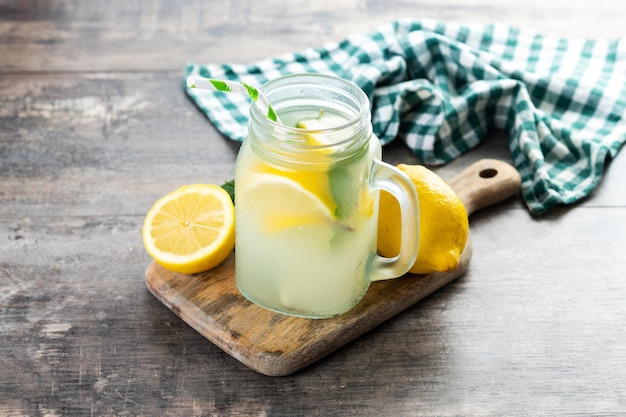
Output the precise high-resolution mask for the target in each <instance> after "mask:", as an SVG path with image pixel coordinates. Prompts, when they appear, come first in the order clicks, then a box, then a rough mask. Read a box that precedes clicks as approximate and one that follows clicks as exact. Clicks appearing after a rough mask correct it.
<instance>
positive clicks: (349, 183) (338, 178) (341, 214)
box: [328, 165, 359, 220]
mask: <svg viewBox="0 0 626 417" xmlns="http://www.w3.org/2000/svg"><path fill="white" fill-rule="evenodd" d="M328 183H329V186H330V194H331V195H332V197H333V201H334V202H335V204H336V205H337V208H336V209H335V217H336V218H337V220H343V219H346V218H349V217H350V216H352V215H353V214H354V212H355V211H356V208H357V205H358V204H359V202H358V199H356V198H354V192H353V188H354V177H353V176H352V173H351V172H350V170H349V169H348V167H346V166H345V165H344V166H341V165H335V166H334V167H332V168H331V169H330V170H329V171H328Z"/></svg>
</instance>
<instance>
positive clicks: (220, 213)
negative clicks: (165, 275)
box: [142, 184, 235, 274]
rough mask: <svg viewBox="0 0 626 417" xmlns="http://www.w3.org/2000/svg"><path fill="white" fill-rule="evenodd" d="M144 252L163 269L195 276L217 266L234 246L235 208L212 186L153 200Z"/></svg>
mask: <svg viewBox="0 0 626 417" xmlns="http://www.w3.org/2000/svg"><path fill="white" fill-rule="evenodd" d="M142 237H143V244H144V247H145V248H146V251H147V252H148V253H149V254H150V256H152V258H154V260H155V261H156V262H157V263H159V264H160V265H162V266H163V267H165V268H167V269H169V270H171V271H175V272H182V273H185V274H195V273H198V272H202V271H206V270H209V269H211V268H213V267H215V266H217V265H219V264H220V263H221V262H222V261H223V260H224V259H226V258H227V257H228V255H229V254H230V253H231V251H232V250H233V247H234V245H235V209H234V205H233V202H232V200H231V199H230V196H229V195H228V193H227V192H226V191H225V190H224V189H222V188H221V187H219V186H217V185H213V184H195V185H187V186H183V187H181V188H179V189H178V190H176V191H173V192H171V193H169V194H167V195H165V196H164V197H162V198H160V199H159V200H157V201H156V203H155V204H154V205H153V206H152V208H151V209H150V210H149V211H148V213H147V214H146V218H145V220H144V224H143V229H142Z"/></svg>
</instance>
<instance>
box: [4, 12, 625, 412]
mask: <svg viewBox="0 0 626 417" xmlns="http://www.w3.org/2000/svg"><path fill="white" fill-rule="evenodd" d="M215 6H220V9H219V11H218V12H214V10H215V9H214V7H215ZM209 9H212V10H211V13H209ZM625 15H626V2H623V1H621V0H598V1H594V2H589V1H585V0H568V1H565V0H554V1H551V2H546V1H544V0H528V1H525V2H502V1H496V0H455V1H451V0H436V1H435V0H416V1H412V2H407V1H399V0H389V1H381V0H347V1H345V2H339V3H338V2H336V1H330V0H323V1H314V2H312V1H308V0H294V1H290V2H289V3H288V4H287V3H286V2H281V1H278V0H267V1H264V2H258V1H251V0H216V1H211V2H206V1H202V0H188V1H185V2H184V3H183V2H180V1H170V0H142V1H141V2H129V1H123V0H112V1H106V2H103V1H100V2H97V1H83V0H46V1H36V0H0V57H1V59H0V369H1V370H0V415H2V416H9V417H13V416H29V417H30V416H32V417H41V416H70V417H72V416H81V417H82V416H90V415H93V416H277V417H281V416H293V415H303V416H304V415H306V416H313V417H315V416H323V417H336V416H341V417H343V416H353V415H359V416H372V417H373V416H376V417H379V416H394V417H396V416H414V415H416V414H419V415H423V416H438V417H441V416H444V417H445V416H450V417H456V416H503V415H506V416H539V417H552V416H620V415H624V410H626V383H625V381H626V374H625V371H624V370H625V369H626V327H625V326H624V325H623V323H624V321H625V320H626V280H625V279H624V276H626V258H625V257H624V256H623V254H624V253H626V239H624V236H626V193H625V192H624V178H626V155H624V150H623V149H622V152H620V154H619V155H618V156H617V157H616V158H615V160H613V161H612V162H611V163H610V164H609V165H608V168H607V170H606V172H605V176H604V178H603V180H602V182H601V183H600V185H599V187H598V188H597V189H596V190H595V191H594V192H593V193H592V195H590V196H589V198H587V199H585V200H584V201H581V202H580V203H578V204H576V205H574V206H571V207H562V208H557V209H555V210H554V211H552V212H550V213H549V214H547V215H545V216H541V217H534V216H532V215H530V214H529V213H528V211H527V210H526V209H525V206H524V203H523V201H522V199H521V198H519V197H517V198H512V199H508V200H506V201H504V202H502V203H498V204H496V205H495V206H491V207H490V208H489V209H488V210H481V211H478V212H476V213H475V214H473V215H472V216H471V219H470V221H471V228H472V246H473V256H472V260H471V263H470V266H469V268H468V270H467V271H466V272H465V274H464V275H463V278H462V279H457V280H454V281H453V282H451V283H450V284H447V285H446V286H444V287H442V288H440V289H439V290H437V291H435V292H434V293H433V294H431V295H430V296H428V297H427V298H425V299H422V300H421V301H420V302H418V303H416V304H415V305H414V306H412V307H409V308H408V309H407V310H405V311H404V312H402V313H400V314H398V315H396V316H395V317H393V318H391V319H389V320H387V321H386V322H385V323H384V325H381V326H377V327H375V328H374V329H372V330H370V331H369V332H367V333H365V334H364V335H362V336H360V337H358V338H356V339H354V340H353V341H352V342H349V343H348V344H346V345H344V346H343V347H342V348H341V349H338V350H336V351H335V352H333V353H332V354H330V355H328V356H326V357H325V358H324V359H323V360H319V361H317V362H315V363H314V364H311V365H310V366H308V367H306V368H304V369H302V370H301V371H299V372H297V373H295V374H293V375H288V376H285V377H281V378H269V377H266V376H264V375H261V374H259V373H257V372H254V371H251V370H250V369H249V368H248V367H247V366H245V365H243V364H241V363H240V362H239V361H237V360H236V359H233V358H232V357H230V356H229V355H227V354H224V352H223V351H222V350H221V349H220V348H218V347H217V346H215V345H213V344H212V343H208V342H207V340H206V338H204V337H203V336H202V335H200V334H199V333H198V332H196V331H195V330H194V329H193V328H191V327H190V326H189V325H188V324H187V323H185V322H184V321H183V320H180V319H179V318H178V317H177V316H176V315H175V314H173V313H172V312H171V311H170V310H168V309H167V308H164V306H163V304H162V303H161V302H159V301H158V300H157V299H156V298H155V297H154V296H153V295H152V294H151V293H150V291H148V290H147V289H146V285H145V272H146V266H147V265H148V264H149V262H150V259H149V256H148V255H147V254H146V253H145V250H144V249H143V246H142V243H141V225H142V222H143V217H144V215H145V213H146V211H147V210H148V209H149V207H150V206H151V205H152V203H153V202H154V201H155V200H156V199H157V198H158V197H160V196H161V195H163V194H165V193H166V192H168V191H171V190H173V189H175V188H177V187H178V186H179V185H183V184H187V183H192V182H212V183H220V181H224V180H226V179H230V178H232V176H233V173H234V161H235V156H236V153H237V149H238V144H235V143H232V142H230V141H228V140H226V139H225V138H223V137H221V136H220V135H219V134H218V133H217V132H216V131H215V129H214V128H213V127H212V126H211V125H210V124H209V123H208V122H207V120H206V118H205V117H204V115H203V114H201V113H200V112H199V111H198V110H197V109H196V108H195V107H194V106H193V105H192V104H191V103H190V102H189V100H187V99H186V97H185V95H184V93H183V92H182V88H181V85H182V78H181V69H182V67H183V66H184V65H185V63H186V62H187V61H188V60H195V61H198V62H200V63H206V62H214V63H217V62H237V63H245V62H250V61H253V60H256V59H261V58H268V57H271V56H274V55H275V54H276V53H281V52H290V51H292V50H299V49H301V48H305V47H314V46H318V45H320V44H321V43H322V42H326V41H337V40H339V39H341V38H342V37H343V36H344V35H347V34H349V33H355V32H363V31H366V30H369V29H371V28H374V27H376V26H377V25H379V24H381V23H385V22H387V21H388V20H392V19H398V18H424V17H425V18H436V19H443V20H449V21H455V22H460V23H488V22H493V21H500V22H506V23H511V24H513V25H515V26H528V27H531V28H534V29H537V30H539V31H541V32H544V33H554V34H559V35H565V36H569V37H571V38H580V37H616V36H624V16H625ZM383 152H384V160H385V161H387V162H390V163H394V164H396V163H419V161H418V160H417V158H416V156H415V155H413V154H412V153H411V152H410V151H409V149H408V148H407V147H406V146H405V145H404V144H403V143H402V142H401V141H395V142H392V143H391V144H389V145H386V146H385V147H384V149H383ZM483 158H495V159H501V160H505V161H509V162H510V161H511V160H510V152H509V149H508V138H507V135H506V134H504V133H503V132H500V131H493V132H489V133H488V134H487V135H486V137H485V138H484V140H483V142H482V143H481V144H480V145H479V146H478V147H477V148H475V149H474V150H472V151H471V152H469V153H467V154H465V155H463V156H461V157H459V158H458V159H456V160H455V161H453V162H451V163H450V164H447V165H445V166H442V167H434V169H435V170H436V171H437V172H438V173H440V174H441V175H442V176H443V177H444V178H447V179H451V178H453V177H454V176H455V175H456V174H457V173H459V172H460V171H461V170H463V169H464V168H465V167H467V166H469V165H471V164H472V163H474V162H475V161H477V160H480V159H483Z"/></svg>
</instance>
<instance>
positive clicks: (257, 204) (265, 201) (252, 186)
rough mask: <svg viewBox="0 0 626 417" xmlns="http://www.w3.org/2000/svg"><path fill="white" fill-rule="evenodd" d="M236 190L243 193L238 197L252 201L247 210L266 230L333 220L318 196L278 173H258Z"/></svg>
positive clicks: (269, 231)
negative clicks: (250, 206)
mask: <svg viewBox="0 0 626 417" xmlns="http://www.w3.org/2000/svg"><path fill="white" fill-rule="evenodd" d="M237 194H238V195H240V196H242V198H241V201H245V202H247V204H251V205H252V209H251V210H247V212H251V213H254V216H255V218H256V219H257V220H255V222H261V223H262V224H261V225H260V227H261V229H262V230H263V231H264V232H265V233H277V232H280V231H283V230H285V229H290V228H295V227H304V226H309V225H315V224H326V225H329V224H332V223H333V221H334V218H333V215H332V212H331V210H330V209H329V207H328V206H327V205H326V204H324V202H323V201H322V200H321V199H320V198H318V197H317V196H316V195H315V194H313V193H312V192H310V191H308V190H307V189H305V188H304V187H303V186H302V185H300V184H299V183H298V182H296V181H294V180H292V179H290V178H286V177H283V176H280V175H272V174H259V175H257V176H256V177H255V180H254V182H252V183H248V184H247V186H244V187H242V188H239V189H238V190H237ZM244 196H245V197H244ZM238 204H239V203H238ZM242 209H243V208H242Z"/></svg>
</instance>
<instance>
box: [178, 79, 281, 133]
mask: <svg viewBox="0 0 626 417" xmlns="http://www.w3.org/2000/svg"><path fill="white" fill-rule="evenodd" d="M187 87H189V88H198V89H202V90H209V91H224V92H229V93H230V92H232V93H239V94H247V95H248V96H250V98H251V99H252V101H254V103H255V104H256V105H257V107H258V108H259V110H261V112H263V113H264V114H267V118H268V119H270V120H271V121H273V122H276V123H281V124H282V122H281V121H280V119H279V118H278V115H277V114H276V112H275V111H274V109H273V108H272V106H271V105H270V103H269V101H267V98H266V97H265V96H264V95H263V94H262V93H261V92H260V91H259V90H257V89H256V88H255V87H253V86H251V85H250V84H247V83H244V82H241V81H230V80H216V79H214V78H201V77H194V76H190V77H187Z"/></svg>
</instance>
